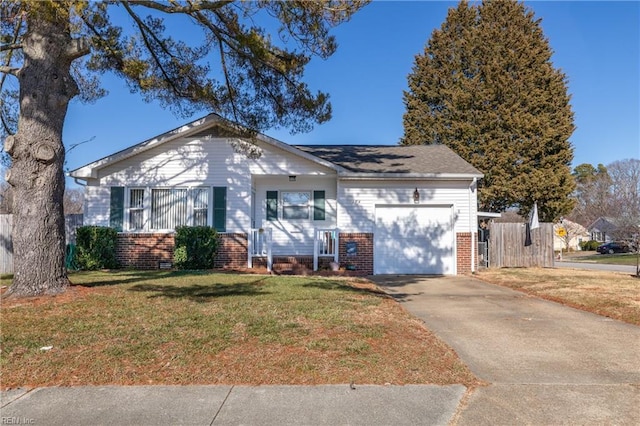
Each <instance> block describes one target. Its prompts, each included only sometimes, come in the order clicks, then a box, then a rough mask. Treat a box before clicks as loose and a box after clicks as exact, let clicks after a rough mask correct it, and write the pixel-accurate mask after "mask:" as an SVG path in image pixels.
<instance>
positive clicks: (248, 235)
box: [247, 229, 253, 269]
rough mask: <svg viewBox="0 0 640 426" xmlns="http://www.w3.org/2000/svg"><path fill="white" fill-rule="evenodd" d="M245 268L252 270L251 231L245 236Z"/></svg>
mask: <svg viewBox="0 0 640 426" xmlns="http://www.w3.org/2000/svg"><path fill="white" fill-rule="evenodd" d="M247 268H249V269H251V268H253V229H249V233H248V234H247Z"/></svg>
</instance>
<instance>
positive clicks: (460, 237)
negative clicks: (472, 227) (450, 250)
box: [456, 232, 478, 274]
mask: <svg viewBox="0 0 640 426" xmlns="http://www.w3.org/2000/svg"><path fill="white" fill-rule="evenodd" d="M476 241H477V234H476V233H475V232H474V233H473V234H472V233H471V232H459V233H457V234H456V246H457V250H456V256H457V258H458V267H457V273H458V274H468V273H470V272H471V247H472V244H476ZM476 247H477V244H476ZM474 257H475V262H476V267H475V269H476V270H477V269H478V253H477V249H476V253H475V254H474Z"/></svg>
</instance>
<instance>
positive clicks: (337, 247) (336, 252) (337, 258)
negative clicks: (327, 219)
mask: <svg viewBox="0 0 640 426" xmlns="http://www.w3.org/2000/svg"><path fill="white" fill-rule="evenodd" d="M335 233H336V237H335V238H334V239H333V244H335V246H334V247H333V261H334V262H335V263H337V264H338V265H339V264H340V237H339V235H340V230H339V229H338V228H336V229H335Z"/></svg>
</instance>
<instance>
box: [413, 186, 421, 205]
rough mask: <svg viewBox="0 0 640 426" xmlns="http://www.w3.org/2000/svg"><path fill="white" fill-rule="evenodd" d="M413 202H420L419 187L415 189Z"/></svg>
mask: <svg viewBox="0 0 640 426" xmlns="http://www.w3.org/2000/svg"><path fill="white" fill-rule="evenodd" d="M413 202H414V203H416V204H418V203H419V202H420V191H418V188H416V190H415V191H413Z"/></svg>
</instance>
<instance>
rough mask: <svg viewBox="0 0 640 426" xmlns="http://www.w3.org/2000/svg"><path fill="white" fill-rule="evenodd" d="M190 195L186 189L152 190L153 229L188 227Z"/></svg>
mask: <svg viewBox="0 0 640 426" xmlns="http://www.w3.org/2000/svg"><path fill="white" fill-rule="evenodd" d="M188 195H189V193H188V190H187V189H186V188H152V189H151V229H175V228H176V227H178V226H184V225H186V224H187V219H188V214H189V212H188Z"/></svg>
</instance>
